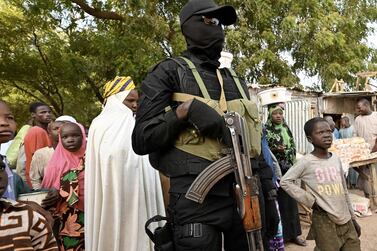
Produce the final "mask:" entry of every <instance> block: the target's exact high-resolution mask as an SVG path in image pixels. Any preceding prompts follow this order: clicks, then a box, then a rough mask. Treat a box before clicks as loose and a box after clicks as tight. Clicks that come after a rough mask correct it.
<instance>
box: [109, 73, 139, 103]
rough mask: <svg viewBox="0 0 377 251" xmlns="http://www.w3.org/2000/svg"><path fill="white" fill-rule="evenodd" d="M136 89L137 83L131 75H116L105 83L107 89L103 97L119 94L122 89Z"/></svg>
mask: <svg viewBox="0 0 377 251" xmlns="http://www.w3.org/2000/svg"><path fill="white" fill-rule="evenodd" d="M132 89H135V84H134V82H133V81H132V79H131V77H119V76H117V77H115V78H114V80H111V81H109V82H107V83H106V84H105V91H104V93H103V97H104V98H105V99H107V98H108V97H110V96H111V95H114V94H117V93H119V92H122V91H127V90H132Z"/></svg>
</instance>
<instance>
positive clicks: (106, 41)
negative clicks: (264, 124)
mask: <svg viewBox="0 0 377 251" xmlns="http://www.w3.org/2000/svg"><path fill="white" fill-rule="evenodd" d="M218 2H219V3H221V4H231V5H233V6H235V7H236V9H237V12H238V14H239V21H238V23H237V25H236V26H234V27H231V28H227V29H226V32H227V43H226V48H227V50H229V51H230V52H232V53H233V54H234V55H235V62H234V63H235V66H236V68H237V70H238V72H239V73H240V75H243V76H245V78H246V79H248V80H249V81H253V80H255V81H257V82H258V83H260V84H280V85H285V86H292V85H295V84H298V82H299V79H298V77H297V73H298V72H299V71H302V70H304V71H307V72H308V73H309V74H310V75H317V74H318V75H319V77H320V80H321V84H322V86H323V87H326V86H327V85H328V84H329V83H331V82H332V81H333V79H334V78H342V79H344V80H345V81H347V82H349V83H352V82H354V76H355V73H356V72H358V71H362V70H372V69H374V68H375V66H376V64H375V63H376V61H377V60H376V58H377V57H376V55H377V53H376V51H375V50H373V49H371V48H368V46H366V45H365V38H366V37H367V34H368V32H369V31H370V28H369V27H368V24H369V23H372V22H375V21H376V20H377V8H376V2H375V1H373V0H369V1H367V0H360V1H344V0H343V1H341V0H338V1H334V0H333V1H330V0H327V1H326V0H305V1H288V0H277V1H263V0H253V1H251V0H242V1H241V0H232V1H218ZM185 3H186V1H185V0H148V1H147V0H144V1H141V0H129V1H124V0H106V1H104V0H91V1H89V0H2V1H0V34H1V36H0V85H1V88H0V96H1V98H2V99H5V100H7V101H9V102H10V103H11V104H12V105H13V107H14V109H15V111H16V115H17V117H18V118H19V120H21V121H22V122H24V121H26V118H27V106H28V103H30V102H31V101H33V100H40V101H44V102H46V103H47V104H49V105H51V107H52V108H53V111H54V113H55V114H56V115H60V114H70V115H74V116H75V117H77V118H78V119H79V120H80V121H82V122H83V123H84V124H86V125H89V124H90V121H91V120H92V119H93V117H94V116H96V115H97V114H98V113H99V111H100V109H101V103H102V102H103V97H102V87H103V85H104V84H105V83H106V82H107V81H109V80H111V79H113V78H114V77H115V76H116V75H130V76H132V78H133V79H134V81H135V82H136V83H137V84H138V83H140V82H141V80H142V79H143V77H144V76H145V74H146V73H147V71H148V69H150V68H151V67H152V66H153V65H154V64H156V63H157V62H158V61H160V60H163V59H164V58H166V57H168V56H174V55H178V54H179V53H180V52H182V51H183V50H184V49H185V43H184V39H183V37H182V35H181V32H180V27H179V21H178V13H179V11H180V9H181V8H182V6H183V5H184V4H185ZM282 55H292V62H291V63H290V62H287V60H286V59H285V58H284V57H283V56H282Z"/></svg>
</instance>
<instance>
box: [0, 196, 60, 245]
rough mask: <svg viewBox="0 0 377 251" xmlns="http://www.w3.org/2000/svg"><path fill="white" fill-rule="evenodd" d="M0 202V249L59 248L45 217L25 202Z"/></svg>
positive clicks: (2, 200)
mask: <svg viewBox="0 0 377 251" xmlns="http://www.w3.org/2000/svg"><path fill="white" fill-rule="evenodd" d="M0 203H1V204H2V205H3V210H2V212H0V251H4V250H5V251H11V250H13V251H17V250H18V251H21V250H22V251H25V250H47V251H48V250H51V251H52V250H53V251H57V250H58V247H57V244H56V241H55V238H54V236H53V233H52V230H51V227H50V225H49V224H48V222H47V220H46V218H45V217H43V216H42V215H41V214H40V213H38V212H37V211H35V210H33V209H32V208H31V207H30V206H29V205H26V204H23V203H19V202H15V201H10V200H5V199H0Z"/></svg>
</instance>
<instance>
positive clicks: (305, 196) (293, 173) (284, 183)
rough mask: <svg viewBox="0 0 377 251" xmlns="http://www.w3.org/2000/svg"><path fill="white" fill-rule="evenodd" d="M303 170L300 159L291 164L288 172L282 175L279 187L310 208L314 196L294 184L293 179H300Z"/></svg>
mask: <svg viewBox="0 0 377 251" xmlns="http://www.w3.org/2000/svg"><path fill="white" fill-rule="evenodd" d="M303 171H304V165H303V163H302V162H301V161H299V162H298V163H296V164H295V165H294V166H292V167H291V168H290V169H289V170H288V172H287V173H286V174H285V175H284V176H283V178H282V179H281V181H280V185H281V188H282V189H283V190H284V191H286V192H287V193H288V194H289V195H290V196H291V197H292V198H294V199H295V200H296V201H298V202H300V203H302V204H304V205H305V206H307V207H309V208H311V207H312V206H313V204H314V202H315V198H314V196H313V195H312V194H310V193H309V192H307V191H305V190H304V189H302V188H301V187H300V186H298V185H296V183H295V181H296V180H298V179H300V178H301V176H302V172H303Z"/></svg>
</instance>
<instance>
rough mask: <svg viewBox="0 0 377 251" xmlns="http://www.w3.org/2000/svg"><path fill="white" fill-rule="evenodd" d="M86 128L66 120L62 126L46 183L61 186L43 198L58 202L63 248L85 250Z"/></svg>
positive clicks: (45, 204) (56, 203)
mask: <svg viewBox="0 0 377 251" xmlns="http://www.w3.org/2000/svg"><path fill="white" fill-rule="evenodd" d="M84 135H85V130H84V127H83V126H82V125H80V124H75V123H70V122H69V123H65V124H64V125H63V126H62V127H61V128H60V133H59V143H58V145H57V147H56V149H55V152H54V155H53V156H52V158H51V160H50V161H49V163H48V166H47V168H46V174H45V176H44V178H43V181H42V187H44V188H54V189H58V190H59V192H58V194H57V192H56V190H55V192H50V193H49V195H48V196H47V198H46V199H45V200H44V201H43V202H42V205H43V206H45V207H48V206H51V205H54V204H55V205H56V209H55V212H54V214H55V216H57V217H58V218H59V219H60V221H61V223H60V226H59V238H58V242H59V246H60V250H84V249H85V247H84V176H85V174H84V165H83V164H84V153H85V149H86V139H85V137H84Z"/></svg>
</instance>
